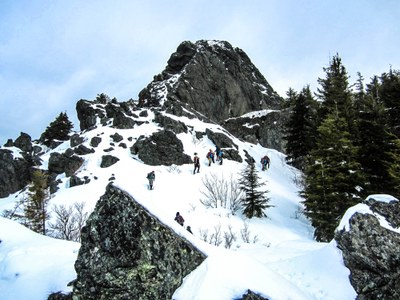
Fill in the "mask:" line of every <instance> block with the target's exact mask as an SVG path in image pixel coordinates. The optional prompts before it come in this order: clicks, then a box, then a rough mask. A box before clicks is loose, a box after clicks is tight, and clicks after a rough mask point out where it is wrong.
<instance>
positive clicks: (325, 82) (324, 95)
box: [317, 54, 355, 134]
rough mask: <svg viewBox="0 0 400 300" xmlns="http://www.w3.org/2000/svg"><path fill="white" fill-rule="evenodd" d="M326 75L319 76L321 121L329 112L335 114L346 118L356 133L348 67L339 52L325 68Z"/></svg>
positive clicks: (352, 131) (350, 127) (318, 94)
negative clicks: (343, 62)
mask: <svg viewBox="0 0 400 300" xmlns="http://www.w3.org/2000/svg"><path fill="white" fill-rule="evenodd" d="M323 69H324V71H325V73H326V76H325V78H319V79H318V82H319V84H320V85H321V88H319V89H318V93H317V96H318V97H319V99H320V100H322V104H321V109H320V118H321V121H322V120H324V119H325V117H326V116H327V115H328V114H334V115H336V117H341V118H344V119H345V120H346V123H347V125H348V128H349V130H350V133H352V134H353V133H354V130H355V125H354V123H353V122H354V105H353V100H352V94H351V90H350V87H349V76H348V75H347V71H346V68H345V67H344V65H343V64H342V60H341V58H340V57H339V54H336V55H335V56H334V57H333V58H332V60H331V61H330V65H329V67H327V68H323Z"/></svg>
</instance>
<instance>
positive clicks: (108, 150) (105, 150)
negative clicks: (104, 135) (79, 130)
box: [103, 147, 114, 152]
mask: <svg viewBox="0 0 400 300" xmlns="http://www.w3.org/2000/svg"><path fill="white" fill-rule="evenodd" d="M113 150H114V148H113V147H110V148H107V149H104V150H103V151H104V152H111V151H113Z"/></svg>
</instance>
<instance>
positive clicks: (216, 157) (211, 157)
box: [193, 146, 224, 174]
mask: <svg viewBox="0 0 400 300" xmlns="http://www.w3.org/2000/svg"><path fill="white" fill-rule="evenodd" d="M223 157H224V152H223V151H222V149H220V148H219V147H218V146H216V147H215V151H212V149H210V150H209V151H208V152H207V155H206V158H207V160H208V166H209V167H210V166H211V164H212V163H213V164H214V163H215V161H217V162H219V164H220V165H222V162H223ZM193 162H194V170H193V174H195V173H199V172H200V158H199V156H198V154H197V152H195V153H194V157H193Z"/></svg>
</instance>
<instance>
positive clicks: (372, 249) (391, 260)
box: [335, 199, 400, 300]
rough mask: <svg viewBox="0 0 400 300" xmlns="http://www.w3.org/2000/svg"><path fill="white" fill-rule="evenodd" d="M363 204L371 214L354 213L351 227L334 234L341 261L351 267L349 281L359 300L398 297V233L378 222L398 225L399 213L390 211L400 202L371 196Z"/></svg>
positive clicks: (399, 275)
mask: <svg viewBox="0 0 400 300" xmlns="http://www.w3.org/2000/svg"><path fill="white" fill-rule="evenodd" d="M365 203H366V204H368V206H369V208H370V211H371V213H359V212H357V213H355V214H353V216H352V217H351V218H350V220H349V227H350V228H349V229H345V228H343V229H341V230H338V231H337V232H336V233H335V240H336V242H337V245H338V247H339V249H341V250H342V253H343V259H344V263H345V265H346V266H347V267H348V268H349V269H350V273H351V275H350V281H351V284H352V285H353V287H354V289H355V291H356V292H357V294H358V297H357V299H360V300H361V299H385V300H386V299H400V284H399V281H400V267H399V266H400V252H399V249H400V233H398V232H396V231H394V230H390V229H389V228H385V227H387V226H385V227H384V226H382V225H381V222H380V220H386V221H387V222H388V223H389V224H399V223H398V222H399V220H400V215H399V214H397V215H394V214H393V213H392V212H398V211H399V209H400V203H399V202H398V201H392V202H390V203H384V202H379V201H375V200H373V199H370V200H368V201H366V202H365ZM385 216H391V217H390V218H386V217H385ZM378 218H379V219H378ZM389 227H390V226H389ZM393 228H396V227H393Z"/></svg>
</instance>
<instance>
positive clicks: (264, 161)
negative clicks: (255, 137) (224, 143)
mask: <svg viewBox="0 0 400 300" xmlns="http://www.w3.org/2000/svg"><path fill="white" fill-rule="evenodd" d="M215 157H216V161H217V162H219V164H220V165H222V161H223V151H222V150H221V149H220V148H219V147H218V146H217V147H216V149H215V152H213V151H212V150H211V149H210V150H209V151H208V153H207V155H206V158H207V159H208V166H211V163H215ZM193 162H194V169H193V174H196V173H199V172H200V158H199V156H198V155H197V152H195V153H194V157H193ZM260 162H261V170H262V171H265V170H268V169H269V166H270V164H271V160H270V158H269V157H268V155H264V156H263V157H262V158H261V161H260ZM146 178H147V179H148V180H149V189H150V190H152V189H153V184H154V180H155V179H156V175H155V173H154V171H151V172H150V173H148V174H147V177H146Z"/></svg>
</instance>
